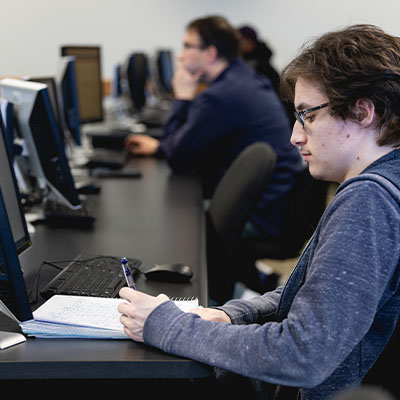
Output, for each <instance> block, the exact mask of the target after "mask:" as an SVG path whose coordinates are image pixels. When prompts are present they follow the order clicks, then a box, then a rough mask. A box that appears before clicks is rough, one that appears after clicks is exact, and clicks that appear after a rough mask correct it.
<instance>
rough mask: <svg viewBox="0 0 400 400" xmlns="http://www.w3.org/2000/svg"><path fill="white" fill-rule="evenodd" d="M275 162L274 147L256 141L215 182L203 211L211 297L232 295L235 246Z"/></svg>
mask: <svg viewBox="0 0 400 400" xmlns="http://www.w3.org/2000/svg"><path fill="white" fill-rule="evenodd" d="M275 163H276V154H275V152H274V150H273V149H272V148H271V146H269V145H268V144H266V143H262V142H257V143H254V144H252V145H249V146H248V147H246V148H245V149H244V150H243V151H242V152H241V153H240V154H239V155H238V156H237V157H236V159H235V160H234V161H233V163H232V164H231V166H230V167H229V169H228V170H227V171H226V173H225V174H224V176H223V177H222V179H221V180H220V182H219V184H218V185H217V187H216V189H215V192H214V194H213V197H212V198H211V201H210V207H209V209H208V210H207V213H206V223H207V265H208V282H209V293H210V298H211V299H212V300H214V301H216V302H218V303H220V304H221V303H223V302H225V301H227V300H229V299H230V298H232V295H233V291H234V285H235V281H236V274H235V259H236V258H235V257H236V249H237V246H238V243H239V240H240V237H241V235H242V232H243V228H244V225H245V223H246V221H247V219H248V217H249V215H250V213H251V211H252V210H253V209H254V207H255V206H256V204H257V202H258V200H259V199H260V197H261V195H262V193H263V191H264V188H265V186H266V184H267V182H268V179H269V178H270V176H271V173H272V170H273V168H274V166H275Z"/></svg>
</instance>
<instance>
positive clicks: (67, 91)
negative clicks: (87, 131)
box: [56, 56, 81, 146]
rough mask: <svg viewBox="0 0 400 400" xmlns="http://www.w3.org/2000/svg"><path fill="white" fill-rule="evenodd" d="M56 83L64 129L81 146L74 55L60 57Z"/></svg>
mask: <svg viewBox="0 0 400 400" xmlns="http://www.w3.org/2000/svg"><path fill="white" fill-rule="evenodd" d="M56 84H57V86H58V87H59V90H60V92H61V97H60V103H61V104H60V108H61V109H62V110H63V114H64V121H65V129H67V130H68V131H69V133H70V134H71V137H72V139H73V140H74V142H75V143H76V144H77V145H78V146H81V119H80V115H79V99H78V85H77V80H76V61H75V57H73V56H68V57H61V59H60V62H59V64H58V68H57V73H56Z"/></svg>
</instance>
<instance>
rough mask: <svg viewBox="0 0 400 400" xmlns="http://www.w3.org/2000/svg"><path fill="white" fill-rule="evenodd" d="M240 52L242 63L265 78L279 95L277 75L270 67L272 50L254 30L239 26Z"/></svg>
mask: <svg viewBox="0 0 400 400" xmlns="http://www.w3.org/2000/svg"><path fill="white" fill-rule="evenodd" d="M238 30H239V33H240V36H241V37H240V50H241V54H242V57H243V59H244V61H246V63H247V64H249V65H250V66H251V67H253V68H254V69H255V70H256V71H258V72H260V73H262V74H264V75H265V76H267V77H268V78H269V79H270V81H271V83H272V85H273V86H274V88H275V90H276V92H277V93H279V73H278V72H277V71H276V69H275V68H274V67H273V66H272V65H271V57H272V54H273V53H272V50H271V49H270V48H269V47H268V46H267V44H266V43H265V42H263V41H261V40H260V39H259V38H258V34H257V32H256V30H255V29H253V28H251V27H250V26H247V25H246V26H241V27H240V28H239V29H238Z"/></svg>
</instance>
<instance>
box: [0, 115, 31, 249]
mask: <svg viewBox="0 0 400 400" xmlns="http://www.w3.org/2000/svg"><path fill="white" fill-rule="evenodd" d="M0 140H2V141H3V143H4V149H5V152H6V157H7V161H8V164H9V170H10V174H11V179H12V182H13V184H14V189H15V195H16V199H17V202H18V204H17V205H16V206H17V207H18V210H19V213H20V215H21V221H22V228H23V230H24V237H23V238H21V239H19V240H17V241H14V243H15V247H16V249H17V253H18V254H21V253H22V252H24V251H25V250H27V249H28V248H29V247H31V246H32V241H31V237H30V234H29V231H28V225H27V223H26V219H25V214H24V211H23V208H22V202H21V194H20V191H19V189H18V182H17V178H16V175H15V171H14V167H13V159H12V157H11V154H10V148H9V143H8V139H7V134H6V130H5V126H4V122H3V117H2V115H1V113H0Z"/></svg>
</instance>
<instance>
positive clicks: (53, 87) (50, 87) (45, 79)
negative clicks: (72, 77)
mask: <svg viewBox="0 0 400 400" xmlns="http://www.w3.org/2000/svg"><path fill="white" fill-rule="evenodd" d="M27 80H28V81H30V82H39V83H44V84H45V85H47V91H48V93H49V97H50V103H51V107H52V109H53V112H54V116H55V117H56V121H57V126H58V128H59V132H60V134H61V136H62V137H63V139H64V127H65V120H64V115H63V112H62V110H61V107H60V103H61V93H60V90H59V88H58V86H57V84H56V80H55V77H53V76H41V77H29V78H27Z"/></svg>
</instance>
